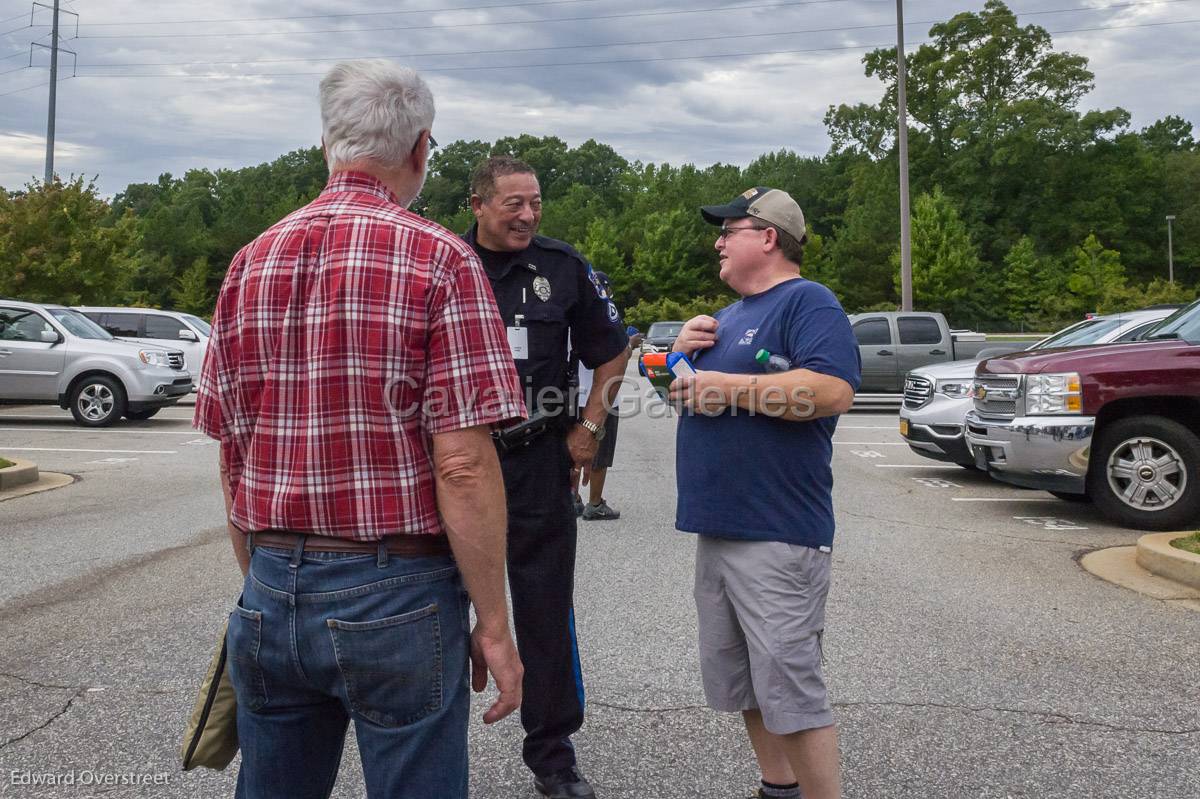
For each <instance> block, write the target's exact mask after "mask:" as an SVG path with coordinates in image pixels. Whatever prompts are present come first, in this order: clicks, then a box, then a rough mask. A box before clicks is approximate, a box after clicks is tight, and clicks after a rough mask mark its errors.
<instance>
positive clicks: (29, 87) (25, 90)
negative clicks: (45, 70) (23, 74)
mask: <svg viewBox="0 0 1200 799" xmlns="http://www.w3.org/2000/svg"><path fill="white" fill-rule="evenodd" d="M62 80H70V78H63V79H62ZM59 83H62V81H59ZM49 85H50V81H43V82H42V83H38V84H35V85H33V86H24V87H22V88H20V89H13V90H12V91H11V92H4V93H3V94H0V97H8V96H9V95H10V94H19V93H20V92H27V91H29V90H30V89H41V88H44V87H46V86H49Z"/></svg>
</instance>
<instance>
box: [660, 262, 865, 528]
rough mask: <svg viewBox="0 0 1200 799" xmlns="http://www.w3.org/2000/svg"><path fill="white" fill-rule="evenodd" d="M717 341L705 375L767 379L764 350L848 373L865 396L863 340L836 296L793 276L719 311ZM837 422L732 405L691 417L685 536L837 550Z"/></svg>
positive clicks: (679, 457)
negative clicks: (759, 357) (713, 413)
mask: <svg viewBox="0 0 1200 799" xmlns="http://www.w3.org/2000/svg"><path fill="white" fill-rule="evenodd" d="M716 319H717V321H718V322H719V323H720V324H719V326H718V327H717V343H716V344H715V345H713V346H712V347H710V348H709V349H707V350H701V351H700V352H699V353H697V355H696V357H695V358H694V359H693V363H694V364H695V365H696V368H697V369H700V370H712V371H718V372H727V373H732V374H763V373H764V372H765V371H766V370H765V367H764V366H762V365H761V364H759V363H758V362H756V361H755V359H754V355H755V353H757V352H758V351H759V350H760V349H765V350H767V351H769V352H771V353H772V354H776V355H783V356H785V357H786V358H788V359H789V360H790V361H791V362H792V367H793V368H796V369H810V370H812V371H814V372H820V373H821V374H825V375H831V376H833V377H840V378H841V379H842V380H845V381H846V382H847V383H849V384H850V385H851V386H852V387H853V388H854V389H855V390H856V391H857V390H858V384H859V378H860V373H861V371H862V365H861V361H860V359H859V355H858V342H857V341H855V338H854V333H853V332H852V331H851V329H850V320H849V319H847V318H846V314H845V312H844V311H843V310H842V306H841V305H840V304H839V303H838V301H837V298H836V297H834V296H833V292H831V291H830V290H829V289H827V288H825V287H824V286H822V285H821V284H820V283H813V282H812V281H809V280H805V279H803V278H799V279H796V280H787V281H785V282H783V283H780V284H778V285H776V286H773V287H772V288H770V289H767V290H766V291H764V292H762V293H761V294H754V295H752V296H749V297H743V298H742V299H741V300H739V301H737V302H735V303H734V304H732V305H729V306H727V307H725V308H722V309H721V310H720V311H718V312H717V313H716ZM835 427H837V417H826V418H823V419H815V420H813V421H811V422H789V421H784V420H782V419H775V418H771V417H770V416H767V415H764V414H757V415H754V416H751V415H750V412H749V411H747V410H745V409H741V408H730V409H726V411H725V412H724V413H722V414H720V415H718V416H713V417H708V416H704V415H702V414H694V415H693V414H688V413H685V414H683V415H682V416H681V417H680V419H679V430H678V436H677V438H676V443H675V472H676V480H677V482H678V493H679V503H678V505H677V507H676V514H675V527H676V528H677V529H679V530H682V531H684V532H690V533H700V534H702V535H711V536H717V537H721V538H739V539H748V540H754V541H783V542H785V543H789V544H800V545H802V546H808V547H831V546H832V545H833V497H832V492H833V470H832V466H831V462H832V458H833V431H834V428H835Z"/></svg>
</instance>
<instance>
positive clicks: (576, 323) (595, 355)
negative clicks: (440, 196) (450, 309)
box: [463, 225, 629, 414]
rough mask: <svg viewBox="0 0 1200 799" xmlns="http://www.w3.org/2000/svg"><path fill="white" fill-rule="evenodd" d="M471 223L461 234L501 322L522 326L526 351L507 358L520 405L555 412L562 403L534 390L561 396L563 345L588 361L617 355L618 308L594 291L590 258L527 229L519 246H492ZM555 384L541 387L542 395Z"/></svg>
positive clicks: (621, 341)
mask: <svg viewBox="0 0 1200 799" xmlns="http://www.w3.org/2000/svg"><path fill="white" fill-rule="evenodd" d="M476 230H477V226H476V225H472V226H471V229H470V230H469V231H467V234H466V235H465V236H464V237H463V238H465V239H466V240H467V242H468V243H469V244H470V245H471V246H472V247H473V248H474V249H475V252H476V253H478V254H479V257H480V260H482V261H483V266H484V271H486V272H487V276H488V280H489V281H490V282H491V284H492V293H493V294H494V295H495V297H496V305H497V307H498V308H499V310H500V316H501V318H502V319H503V320H504V324H505V326H506V327H508V328H510V329H511V328H518V327H519V328H525V329H526V330H527V333H525V334H524V335H525V336H526V337H527V353H526V354H527V355H528V357H526V358H523V359H522V358H515V359H514V363H515V364H516V367H517V374H518V375H520V378H521V386H522V389H523V391H524V392H525V399H526V406H527V407H528V408H529V411H530V413H532V412H534V410H535V409H542V410H545V411H546V412H548V413H552V414H555V413H561V412H562V407H561V404H563V403H559V402H553V403H552V402H548V401H543V402H539V401H538V400H539V396H538V395H539V392H543V389H549V388H554V389H557V390H558V392H562V393H561V394H559V397H561V399H562V400H564V401H565V400H566V395H565V391H566V388H567V381H568V376H569V374H570V370H569V368H568V367H569V363H568V361H567V351H568V346H570V347H571V348H573V349H574V351H575V353H576V354H577V355H578V357H579V360H580V361H581V362H582V363H583V365H584V366H586V367H587V368H589V369H595V368H596V367H597V366H601V365H603V364H605V363H607V362H608V361H611V360H612V359H613V358H615V357H617V356H618V355H620V354H621V351H622V350H624V349H625V348H626V347H627V346H628V345H629V337H628V336H626V335H625V331H624V330H623V329H622V328H621V317H620V314H619V313H618V312H617V308H616V306H615V305H613V304H612V302H611V301H609V300H606V299H604V298H603V297H601V296H600V291H599V288H598V287H597V285H596V283H595V279H594V277H593V273H592V268H591V266H590V265H589V264H588V262H587V261H586V260H585V259H584V257H583V256H582V255H580V254H579V253H578V252H576V251H575V249H574V248H573V247H571V246H570V245H569V244H566V243H565V242H561V241H559V240H557V239H551V238H547V237H545V236H534V237H533V241H531V242H530V244H529V246H528V247H526V248H525V249H524V250H521V251H520V252H511V253H498V252H493V251H491V250H487V249H485V248H484V247H481V246H480V245H479V243H478V242H477V241H476ZM518 317H520V318H519V319H518ZM568 332H569V333H570V344H569V345H568V339H567V334H568ZM558 392H548V391H547V392H544V393H543V394H542V399H543V400H546V399H547V398H548V397H551V396H554V395H555V394H556V393H558Z"/></svg>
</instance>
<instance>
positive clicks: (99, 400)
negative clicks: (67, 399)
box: [76, 383, 116, 422]
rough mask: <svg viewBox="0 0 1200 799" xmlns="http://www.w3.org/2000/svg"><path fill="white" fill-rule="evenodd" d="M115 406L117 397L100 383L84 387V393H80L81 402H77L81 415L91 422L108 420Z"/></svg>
mask: <svg viewBox="0 0 1200 799" xmlns="http://www.w3.org/2000/svg"><path fill="white" fill-rule="evenodd" d="M115 404H116V397H114V396H113V393H112V390H111V389H110V388H109V387H108V386H105V385H101V384H99V383H96V384H93V385H90V386H84V389H83V391H80V392H79V400H78V401H77V402H76V405H77V406H78V407H79V413H81V414H82V415H83V418H85V419H87V420H88V421H90V422H99V421H103V420H104V419H107V418H108V415H109V414H111V413H112V409H113V405H115Z"/></svg>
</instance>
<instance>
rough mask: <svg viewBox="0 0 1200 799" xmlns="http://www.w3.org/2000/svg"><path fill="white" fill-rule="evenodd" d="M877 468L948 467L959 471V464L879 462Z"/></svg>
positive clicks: (950, 469) (953, 470)
mask: <svg viewBox="0 0 1200 799" xmlns="http://www.w3.org/2000/svg"><path fill="white" fill-rule="evenodd" d="M875 468H876V469H947V470H949V471H952V472H957V471H958V467H957V466H926V465H925V464H923V463H877V464H875Z"/></svg>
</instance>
